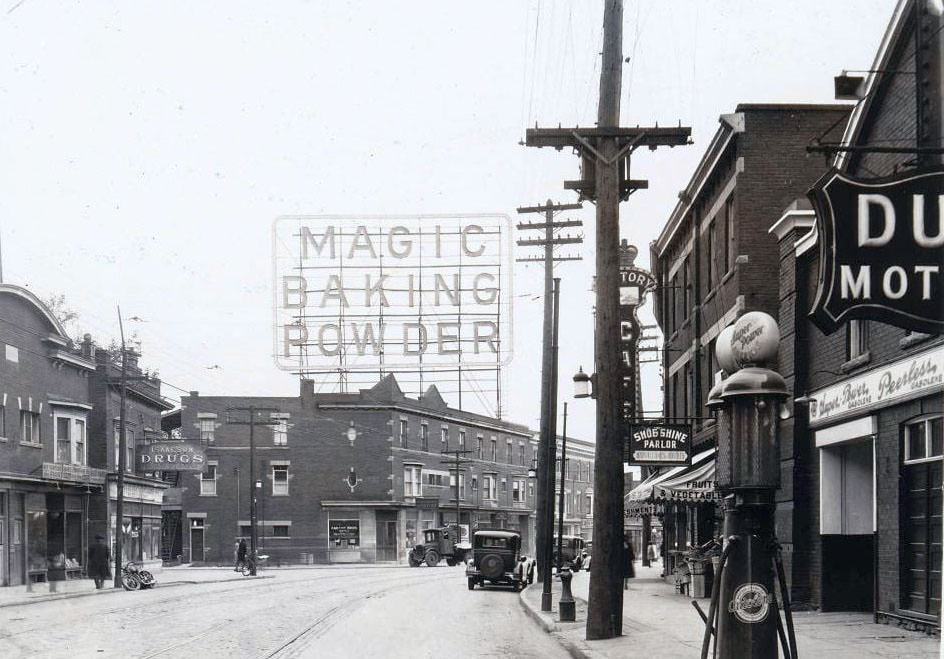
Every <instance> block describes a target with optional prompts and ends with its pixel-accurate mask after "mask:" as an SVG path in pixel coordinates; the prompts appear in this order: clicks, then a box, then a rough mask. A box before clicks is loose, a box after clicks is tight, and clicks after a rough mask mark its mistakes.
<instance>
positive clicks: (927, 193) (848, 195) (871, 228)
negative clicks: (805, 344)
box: [809, 168, 944, 334]
mask: <svg viewBox="0 0 944 659" xmlns="http://www.w3.org/2000/svg"><path fill="white" fill-rule="evenodd" d="M809 197H810V199H811V200H812V202H813V205H814V207H815V209H816V221H817V229H818V231H819V240H820V264H821V265H820V278H819V287H818V290H817V293H816V301H815V302H814V304H813V310H812V311H811V312H810V317H811V318H812V320H813V322H814V323H816V325H817V326H818V327H819V328H820V329H821V330H823V332H825V333H827V334H831V333H832V332H834V331H836V330H837V329H838V328H839V327H840V326H841V325H842V324H843V323H845V322H846V321H848V320H851V319H853V318H863V319H870V320H879V321H881V322H884V323H888V324H890V325H896V326H898V327H903V328H905V329H909V330H913V331H916V332H933V333H939V332H942V331H944V296H942V294H941V285H942V282H944V279H942V270H944V226H942V218H944V168H933V169H922V170H914V171H911V172H907V173H904V174H899V175H897V176H890V177H886V178H880V179H874V180H864V179H855V178H852V177H850V176H847V175H846V174H843V173H842V172H839V171H837V170H832V171H830V172H828V173H827V174H826V175H825V176H823V178H821V179H820V180H819V181H817V183H816V184H815V185H814V186H813V188H812V189H811V190H810V192H809Z"/></svg>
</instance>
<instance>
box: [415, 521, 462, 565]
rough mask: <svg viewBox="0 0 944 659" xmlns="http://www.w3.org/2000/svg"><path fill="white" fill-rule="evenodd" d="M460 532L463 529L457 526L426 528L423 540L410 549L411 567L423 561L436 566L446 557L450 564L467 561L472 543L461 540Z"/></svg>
mask: <svg viewBox="0 0 944 659" xmlns="http://www.w3.org/2000/svg"><path fill="white" fill-rule="evenodd" d="M460 534H461V530H460V529H459V527H457V526H445V527H443V528H439V529H426V530H424V531H423V542H421V543H419V544H417V545H416V546H414V547H413V549H411V550H410V556H409V561H410V567H419V566H420V565H422V564H423V563H425V564H426V565H428V566H429V567H435V566H436V565H438V564H439V561H441V560H442V559H444V558H445V559H446V564H447V565H449V566H453V565H458V564H459V563H463V562H465V559H466V556H468V555H469V552H470V550H471V545H469V544H468V543H463V542H460V541H459V536H460Z"/></svg>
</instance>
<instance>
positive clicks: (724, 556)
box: [701, 535, 740, 659]
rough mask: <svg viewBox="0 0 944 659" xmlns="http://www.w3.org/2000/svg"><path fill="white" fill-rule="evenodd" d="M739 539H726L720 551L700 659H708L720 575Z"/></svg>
mask: <svg viewBox="0 0 944 659" xmlns="http://www.w3.org/2000/svg"><path fill="white" fill-rule="evenodd" d="M739 540H740V538H739V537H738V536H736V535H732V536H730V537H729V538H728V544H727V545H726V546H725V548H724V549H723V550H722V551H721V560H719V561H718V573H717V574H716V575H715V578H714V583H712V584H711V606H710V607H709V608H708V621H707V623H706V624H705V638H704V640H703V641H702V644H701V659H708V646H709V645H710V644H711V630H712V629H714V626H715V616H716V615H717V614H718V598H719V597H720V596H721V574H722V573H723V572H724V564H725V563H727V561H728V554H730V553H731V548H732V547H733V546H734V543H736V542H738V541H739ZM717 649H718V638H717V634H716V635H715V650H716V651H717Z"/></svg>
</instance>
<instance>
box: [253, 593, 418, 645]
mask: <svg viewBox="0 0 944 659" xmlns="http://www.w3.org/2000/svg"><path fill="white" fill-rule="evenodd" d="M425 583H426V582H417V581H410V582H408V583H402V584H398V585H397V586H395V587H392V588H384V589H381V590H375V591H373V592H370V593H367V594H366V595H364V596H363V597H360V598H358V599H355V600H351V601H350V603H349V604H342V605H340V606H336V607H334V608H333V609H331V610H330V611H328V612H327V613H326V614H325V615H324V616H322V617H321V618H319V619H318V620H316V621H315V622H314V623H312V624H311V625H309V626H307V627H306V628H305V629H303V630H302V631H301V632H299V633H297V634H295V635H293V636H292V637H291V638H289V639H288V640H287V641H285V642H284V643H282V645H280V646H279V647H277V648H276V649H275V650H272V651H270V652H268V653H267V654H262V655H259V656H258V657H257V659H273V658H274V657H281V658H284V659H289V658H290V657H295V656H297V655H298V653H299V652H302V651H304V650H306V649H307V648H308V646H309V644H310V643H311V641H313V640H315V639H317V638H318V637H320V636H322V635H323V634H324V633H325V632H327V631H328V630H330V629H331V627H332V626H333V625H334V623H335V622H336V621H337V620H338V619H340V618H341V616H342V614H345V613H346V614H348V615H350V614H351V613H353V612H354V611H355V610H357V609H358V608H360V607H362V606H364V604H365V603H366V601H367V600H369V599H371V598H373V597H378V596H381V597H382V596H384V595H386V594H387V593H389V592H392V591H397V590H402V589H406V588H412V587H416V586H420V585H423V584H425ZM299 641H302V644H300V645H297V646H295V647H292V646H293V645H295V644H296V643H298V642H299Z"/></svg>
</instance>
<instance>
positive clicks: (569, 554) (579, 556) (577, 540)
mask: <svg viewBox="0 0 944 659" xmlns="http://www.w3.org/2000/svg"><path fill="white" fill-rule="evenodd" d="M585 547H586V542H585V541H584V539H583V538H581V537H580V536H576V535H565V536H562V538H561V554H562V555H563V560H562V561H561V562H560V563H558V561H557V538H554V565H558V564H559V565H560V567H567V568H570V569H571V570H574V571H578V570H580V568H582V567H583V563H584V557H585Z"/></svg>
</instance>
